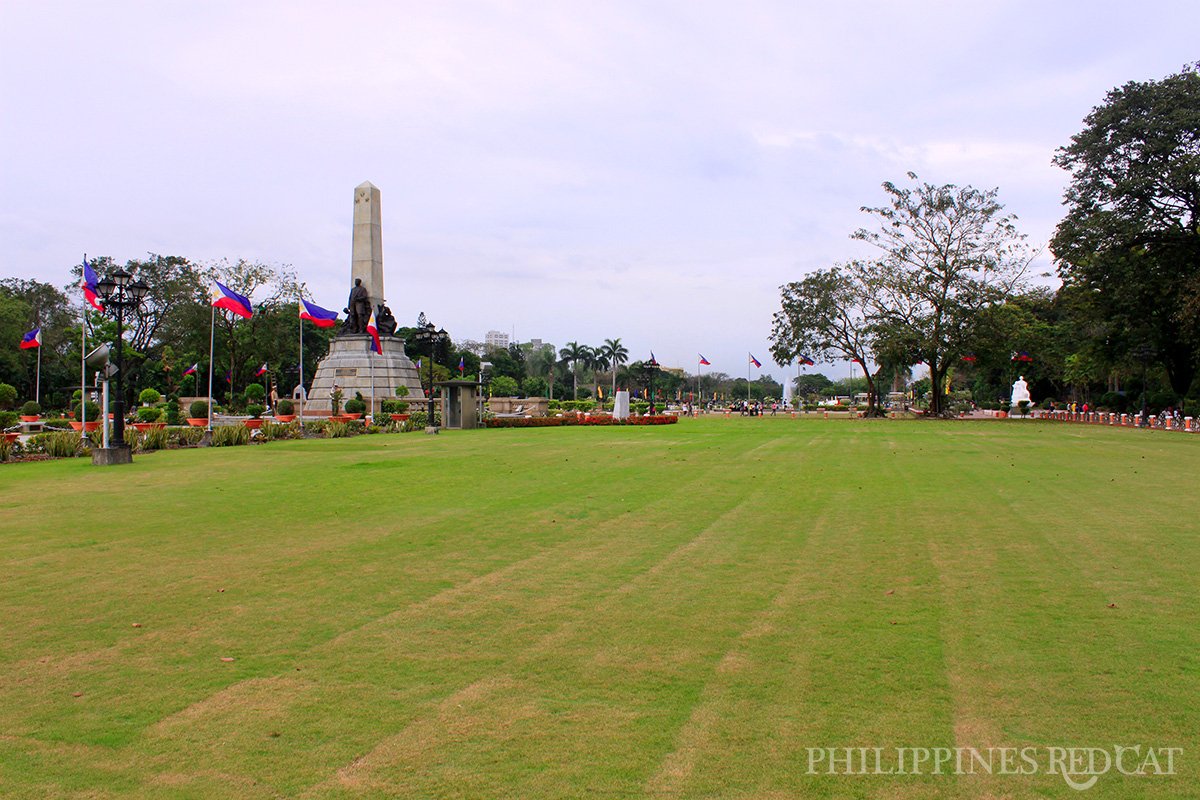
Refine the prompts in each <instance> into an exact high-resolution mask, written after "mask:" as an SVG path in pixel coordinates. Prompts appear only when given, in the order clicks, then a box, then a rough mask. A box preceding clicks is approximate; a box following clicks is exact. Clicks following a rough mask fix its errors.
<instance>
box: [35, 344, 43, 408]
mask: <svg viewBox="0 0 1200 800" xmlns="http://www.w3.org/2000/svg"><path fill="white" fill-rule="evenodd" d="M39 332H40V331H39ZM37 351H38V363H37V377H36V378H34V379H33V380H34V384H33V402H35V403H37V404H39V405H41V402H42V346H41V344H38V349H37Z"/></svg>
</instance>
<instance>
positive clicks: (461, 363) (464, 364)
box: [458, 356, 467, 375]
mask: <svg viewBox="0 0 1200 800" xmlns="http://www.w3.org/2000/svg"><path fill="white" fill-rule="evenodd" d="M466 368H467V362H466V356H459V357H458V374H459V375H461V374H462V373H463V370H465V369H466Z"/></svg>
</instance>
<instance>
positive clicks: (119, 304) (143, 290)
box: [96, 267, 150, 447]
mask: <svg viewBox="0 0 1200 800" xmlns="http://www.w3.org/2000/svg"><path fill="white" fill-rule="evenodd" d="M132 278H133V276H132V275H131V274H129V273H128V272H126V271H125V270H123V269H121V268H120V267H118V268H117V269H116V270H114V271H113V272H110V273H109V274H108V275H106V276H105V278H104V280H102V281H100V282H98V283H97V284H96V293H97V294H99V295H100V299H101V300H103V301H104V311H105V313H109V312H112V313H113V315H114V316H115V317H116V318H117V339H116V342H115V343H114V344H115V346H116V362H117V363H116V367H117V373H116V384H117V386H116V389H117V392H116V394H117V398H116V401H115V402H114V403H113V438H114V439H115V440H116V441H115V442H111V444H112V446H113V447H128V445H126V444H125V385H124V384H125V370H124V367H125V353H124V351H125V341H124V326H125V313H126V312H127V311H128V312H130V313H132V312H134V311H136V310H137V309H138V308H139V307H141V305H142V301H143V300H145V299H146V295H147V294H148V293H149V292H150V287H149V286H147V285H146V283H145V282H144V281H142V280H141V279H140V278H139V279H138V280H136V281H134V280H132Z"/></svg>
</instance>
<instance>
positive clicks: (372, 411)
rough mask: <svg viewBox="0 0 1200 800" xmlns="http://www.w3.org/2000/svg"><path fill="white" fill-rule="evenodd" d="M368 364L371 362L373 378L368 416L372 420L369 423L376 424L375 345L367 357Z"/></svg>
mask: <svg viewBox="0 0 1200 800" xmlns="http://www.w3.org/2000/svg"><path fill="white" fill-rule="evenodd" d="M367 364H369V365H370V367H371V378H370V380H371V413H370V415H369V416H368V419H369V420H370V422H369V423H368V424H370V425H374V424H375V348H374V346H372V347H371V355H370V356H368V357H367Z"/></svg>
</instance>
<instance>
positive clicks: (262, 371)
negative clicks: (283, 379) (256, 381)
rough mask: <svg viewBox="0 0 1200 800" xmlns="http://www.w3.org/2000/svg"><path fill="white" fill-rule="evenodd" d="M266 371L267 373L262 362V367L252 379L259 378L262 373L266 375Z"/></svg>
mask: <svg viewBox="0 0 1200 800" xmlns="http://www.w3.org/2000/svg"><path fill="white" fill-rule="evenodd" d="M266 371H267V362H265V361H264V362H263V363H262V366H261V367H259V368H258V372H256V373H254V377H256V378H258V377H261V376H262V375H263V374H264V373H266Z"/></svg>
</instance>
